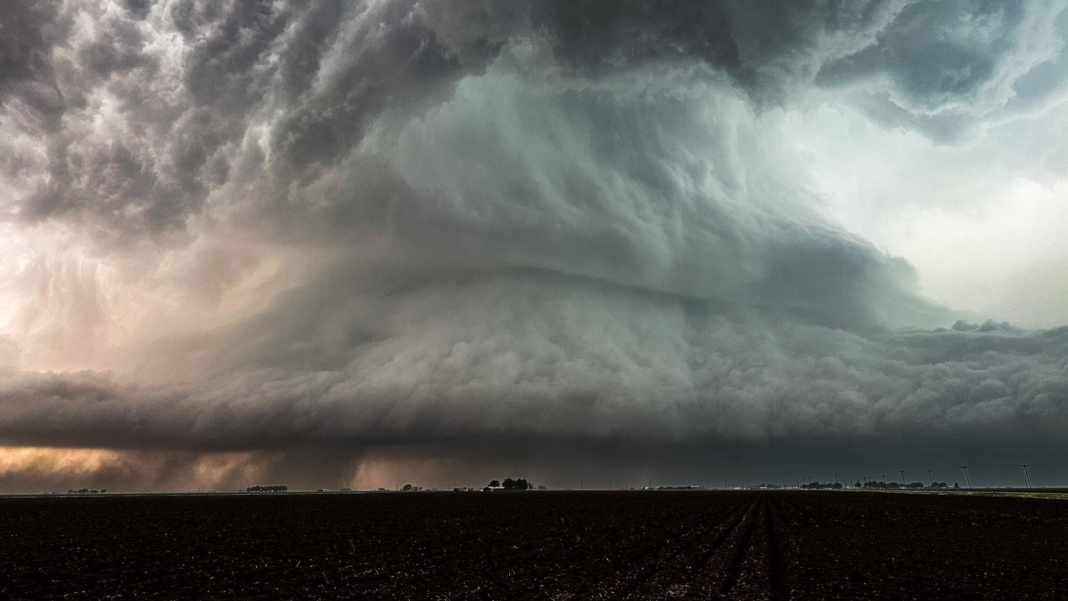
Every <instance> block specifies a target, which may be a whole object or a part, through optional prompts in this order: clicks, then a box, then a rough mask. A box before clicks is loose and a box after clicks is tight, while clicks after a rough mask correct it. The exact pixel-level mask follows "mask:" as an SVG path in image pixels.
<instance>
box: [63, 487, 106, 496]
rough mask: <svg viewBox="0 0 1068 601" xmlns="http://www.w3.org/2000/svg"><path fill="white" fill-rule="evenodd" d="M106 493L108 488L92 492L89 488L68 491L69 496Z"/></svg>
mask: <svg viewBox="0 0 1068 601" xmlns="http://www.w3.org/2000/svg"><path fill="white" fill-rule="evenodd" d="M105 492H107V489H106V488H104V489H101V490H96V489H95V488H94V489H92V490H90V489H88V488H81V489H78V490H68V491H67V494H68V495H98V494H100V493H105Z"/></svg>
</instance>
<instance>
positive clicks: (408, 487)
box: [401, 484, 412, 490]
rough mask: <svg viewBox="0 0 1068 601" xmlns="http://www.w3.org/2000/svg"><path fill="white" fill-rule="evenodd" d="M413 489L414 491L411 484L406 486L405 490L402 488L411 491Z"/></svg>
mask: <svg viewBox="0 0 1068 601" xmlns="http://www.w3.org/2000/svg"><path fill="white" fill-rule="evenodd" d="M411 489H412V485H411V484H405V485H404V488H402V489H401V490H411Z"/></svg>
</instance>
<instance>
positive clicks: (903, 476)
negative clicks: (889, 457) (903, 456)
mask: <svg viewBox="0 0 1068 601" xmlns="http://www.w3.org/2000/svg"><path fill="white" fill-rule="evenodd" d="M897 471H899V472H901V488H905V470H897Z"/></svg>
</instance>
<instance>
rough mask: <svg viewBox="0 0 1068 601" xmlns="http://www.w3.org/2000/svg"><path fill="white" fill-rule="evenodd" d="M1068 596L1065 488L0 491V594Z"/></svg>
mask: <svg viewBox="0 0 1068 601" xmlns="http://www.w3.org/2000/svg"><path fill="white" fill-rule="evenodd" d="M4 597H11V598H28V599H45V598H68V599H74V598H92V599H100V598H133V597H138V598H142V597H156V598H182V599H194V598H195V599H217V598H260V599H291V598H309V599H311V598H358V599H554V600H565V599H574V600H579V599H627V598H630V599H769V600H776V601H779V600H785V599H804V600H809V599H817V600H818V599H892V600H911V599H969V600H971V599H992V600H993V599H998V600H1002V599H1066V598H1068V501H1057V500H1039V499H1022V498H988V497H961V496H927V495H905V494H880V493H853V492H837V493H834V492H760V493H757V492H611V493H597V492H585V493H577V492H535V493H496V492H495V493H413V494H367V495H358V494H349V495H262V496H199V497H198V496H190V497H122V498H119V497H109V496H103V497H91V498H51V499H48V498H40V499H4V500H0V598H4Z"/></svg>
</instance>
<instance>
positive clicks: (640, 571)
mask: <svg viewBox="0 0 1068 601" xmlns="http://www.w3.org/2000/svg"><path fill="white" fill-rule="evenodd" d="M735 507H741V505H735V506H732V507H731V508H730V509H727V511H725V512H722V513H718V514H717V515H716V516H715V517H713V518H711V519H709V518H707V517H702V518H698V520H697V521H696V522H693V523H695V524H697V525H698V527H701V529H700V531H699V532H697V533H696V534H692V535H690V536H688V537H686V538H687V540H688V543H687V544H686V545H684V546H682V547H679V546H678V545H676V547H675V548H668V547H667V546H666V545H661V546H658V547H655V548H653V549H651V550H650V552H649V553H646V554H644V555H643V556H642V557H641V558H639V559H638V560H637V561H635V562H633V563H631V564H629V565H628V566H624V567H623V568H622V569H620V570H619V571H618V572H617V576H621V577H620V580H621V581H623V582H626V584H625V585H624V587H623V590H622V591H620V592H619V593H617V594H615V595H612V596H610V597H607V598H609V599H626V598H628V597H630V596H631V595H632V594H633V593H634V592H635V591H637V590H638V589H639V588H640V587H641V586H642V585H643V584H645V583H647V582H648V581H650V580H651V579H653V578H654V577H655V576H656V575H657V574H658V573H660V572H661V571H663V570H664V569H665V568H666V567H668V566H670V565H671V563H672V561H674V560H675V559H676V558H678V557H679V556H680V555H682V554H683V553H684V552H686V551H688V550H690V549H692V548H693V547H694V546H695V545H696V544H697V543H698V542H699V541H700V539H701V537H702V536H703V535H704V534H706V533H707V532H708V531H710V530H712V529H714V528H715V527H716V525H717V524H720V523H722V519H721V518H722V516H723V515H729V514H730V513H731V512H732V511H733V510H734V508H735ZM702 526H703V527H702ZM657 551H661V552H662V553H664V554H666V555H667V557H666V559H663V560H656V559H654V560H652V561H651V562H646V563H645V565H643V566H641V567H639V568H637V569H636V568H635V565H636V564H640V563H641V562H642V560H645V559H648V558H649V557H650V556H651V555H653V554H655V552H657ZM602 583H603V582H602ZM597 588H598V587H597V586H596V585H595V586H593V587H591V590H596V589H597ZM602 592H603V591H602ZM600 598H604V597H600Z"/></svg>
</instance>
